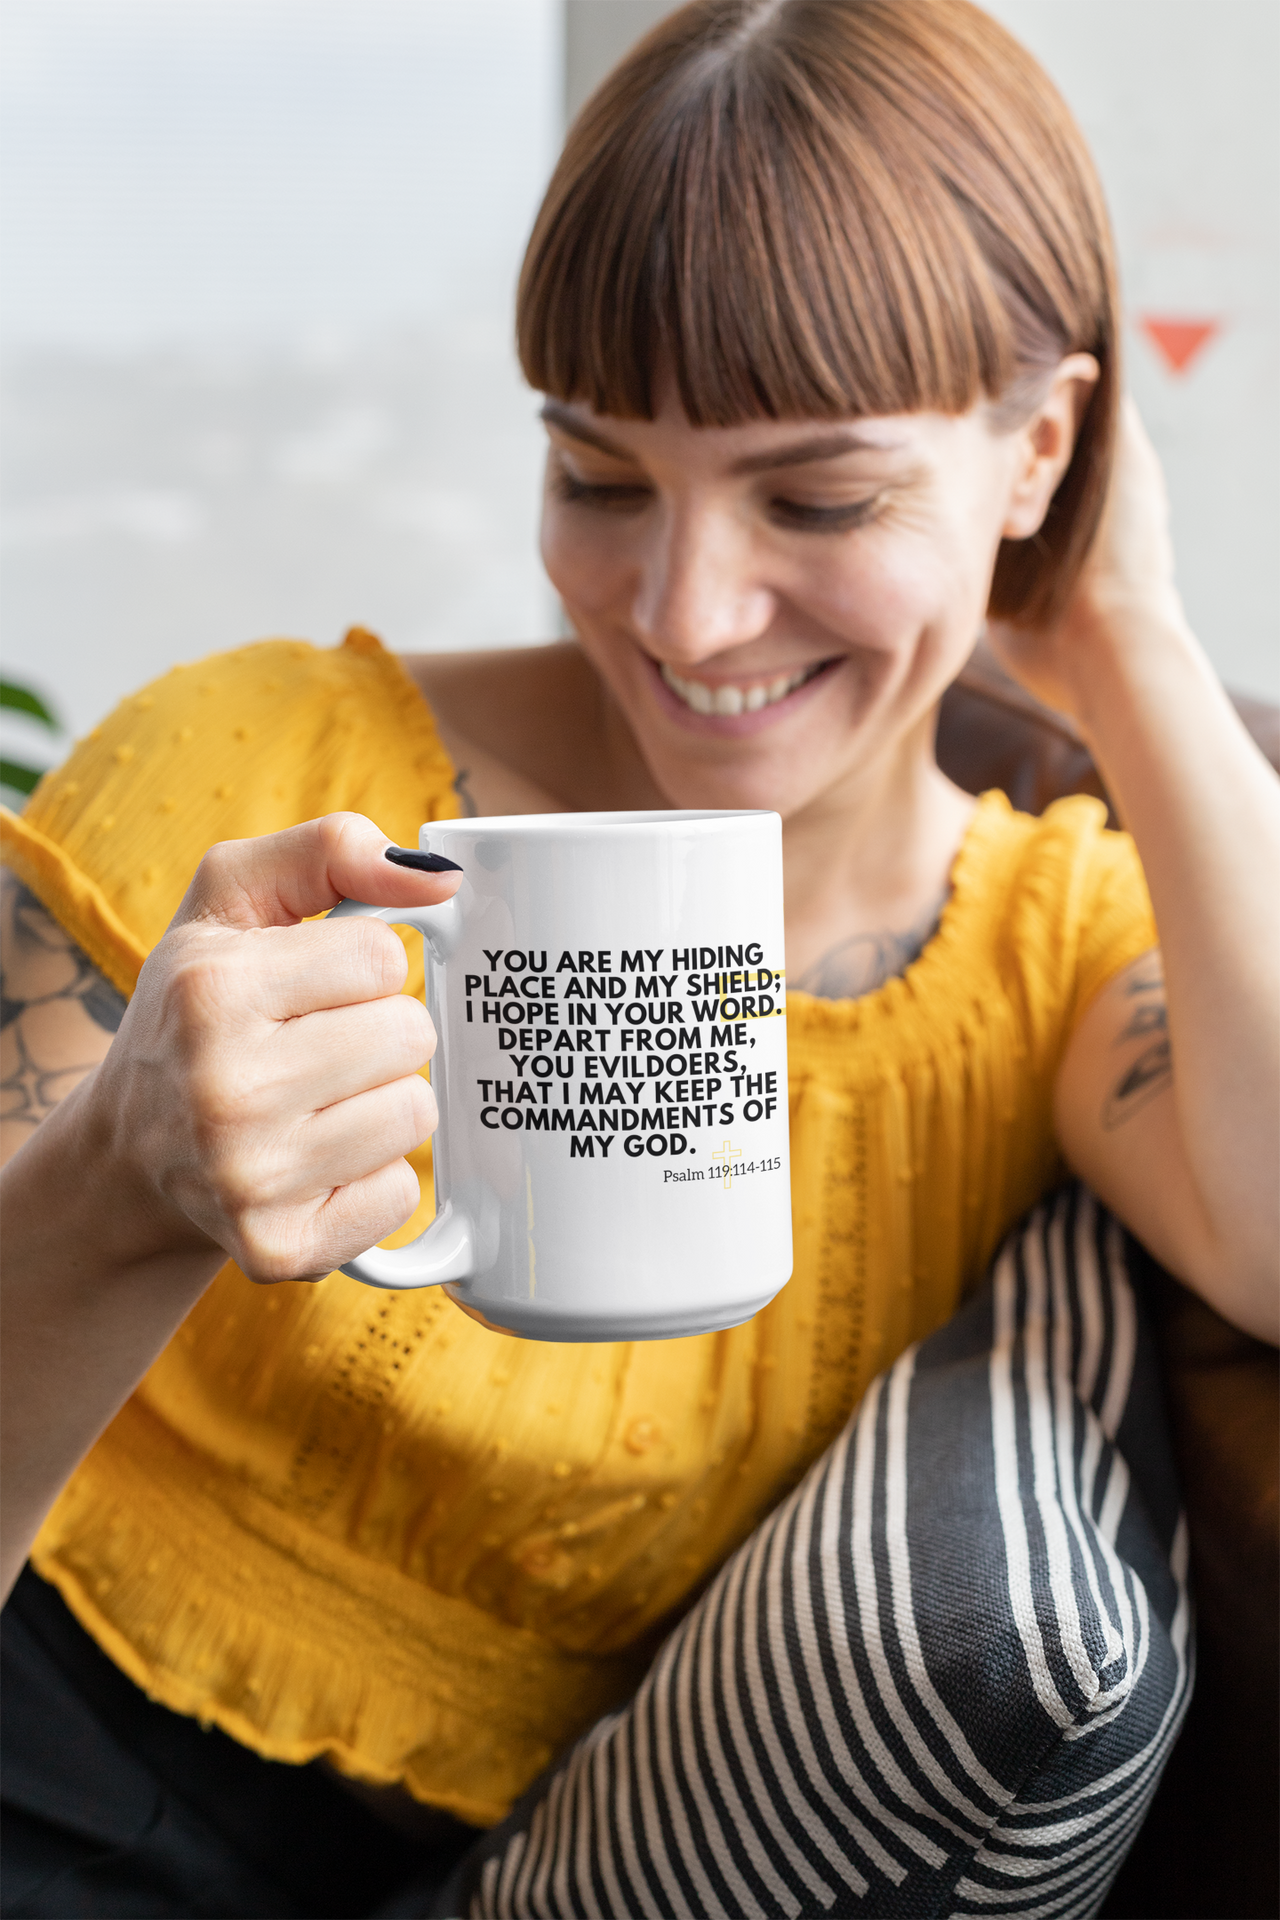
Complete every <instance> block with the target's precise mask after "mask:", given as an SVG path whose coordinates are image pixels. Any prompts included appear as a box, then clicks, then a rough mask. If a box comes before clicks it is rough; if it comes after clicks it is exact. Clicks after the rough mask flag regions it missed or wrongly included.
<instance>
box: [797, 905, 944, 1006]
mask: <svg viewBox="0 0 1280 1920" xmlns="http://www.w3.org/2000/svg"><path fill="white" fill-rule="evenodd" d="M945 900H946V893H945V892H944V893H943V894H942V896H941V897H940V898H939V899H938V900H936V901H934V903H933V905H932V906H931V907H930V908H929V910H928V912H927V913H925V914H922V915H921V917H920V919H919V920H918V921H917V922H916V924H915V926H914V927H908V928H907V929H906V931H905V932H903V933H894V932H891V931H888V930H885V931H883V932H880V933H855V934H854V935H853V936H852V938H850V939H848V940H841V941H839V942H838V944H837V945H836V946H834V947H831V948H829V949H828V951H827V952H826V953H824V954H823V956H822V958H821V959H820V960H815V961H814V963H813V965H812V966H811V967H808V968H806V969H805V971H804V973H803V974H801V976H800V978H799V979H798V980H793V981H792V982H791V984H792V986H793V987H796V988H798V989H799V991H800V992H801V993H812V994H814V995H816V996H817V998H818V999H819V1000H857V999H859V998H860V996H861V995H862V994H864V993H874V992H875V990H876V988H877V987H882V986H883V985H884V983H885V981H886V980H893V979H896V978H897V976H898V975H899V974H901V973H905V972H906V970H907V968H908V967H909V966H910V965H911V962H912V961H913V960H918V959H919V957H920V955H921V953H922V952H923V951H924V949H925V947H926V946H927V945H928V943H929V941H930V940H932V938H933V936H934V934H935V933H936V932H937V930H938V921H939V919H940V918H941V915H942V908H943V904H944V902H945Z"/></svg>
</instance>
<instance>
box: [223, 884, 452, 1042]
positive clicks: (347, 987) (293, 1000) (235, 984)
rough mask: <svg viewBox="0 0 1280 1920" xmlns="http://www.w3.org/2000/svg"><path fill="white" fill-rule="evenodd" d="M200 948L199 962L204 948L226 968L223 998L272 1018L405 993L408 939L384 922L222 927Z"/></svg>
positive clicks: (327, 921) (407, 968) (278, 1018)
mask: <svg viewBox="0 0 1280 1920" xmlns="http://www.w3.org/2000/svg"><path fill="white" fill-rule="evenodd" d="M195 951H196V955H197V960H198V959H199V956H200V954H201V952H202V951H203V952H204V953H205V955H206V958H207V961H208V963H209V964H212V965H215V966H219V967H222V968H224V969H225V970H226V973H227V976H228V977H227V978H226V979H224V981H223V983H222V993H223V995H224V996H225V995H228V994H234V995H235V998H236V1002H237V1004H239V1005H241V1006H242V1007H243V1008H244V1009H245V1010H246V1011H250V1012H252V1013H254V1014H257V1015H259V1016H261V1017H263V1018H265V1019H268V1020H290V1019H293V1018H295V1017H296V1016H298V1015H301V1014H311V1013H315V1012H319V1011H323V1010H325V1009H330V1008H338V1007H352V1006H357V1005H361V1004H363V1003H365V1002H368V1001H378V1000H383V999H386V998H388V997H392V996H397V997H398V996H401V995H402V994H403V991H404V983H405V980H406V978H407V977H408V972H409V961H408V957H407V955H406V953H405V949H404V943H403V942H402V941H401V940H400V939H399V938H398V937H397V936H396V935H395V934H394V933H393V932H392V931H391V929H390V927H386V926H383V924H382V922H381V921H380V920H361V919H352V920H334V921H329V920H320V921H314V922H308V923H307V924H306V925H303V926H296V927H257V928H250V929H248V930H246V931H245V932H242V933H235V934H231V935H226V934H223V933H221V932H219V935H218V937H217V940H216V941H215V943H213V944H212V945H211V946H210V947H209V948H208V949H207V950H202V949H200V948H199V947H197V948H196V950H195ZM423 1011H424V1014H425V1008H424V1009H423ZM419 1064H421V1063H419Z"/></svg>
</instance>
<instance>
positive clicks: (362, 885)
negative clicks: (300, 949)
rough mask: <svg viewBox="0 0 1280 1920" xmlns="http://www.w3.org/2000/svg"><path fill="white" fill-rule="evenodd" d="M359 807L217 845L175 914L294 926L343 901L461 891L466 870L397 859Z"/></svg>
mask: <svg viewBox="0 0 1280 1920" xmlns="http://www.w3.org/2000/svg"><path fill="white" fill-rule="evenodd" d="M393 845H394V842H392V841H391V840H389V839H388V838H387V836H386V834H385V833H383V832H382V831H381V829H380V828H378V827H376V826H375V825H374V824H373V822H372V820H366V819H365V817H364V815H363V814H360V813H330V814H326V815H325V816H324V817H323V819H320V820H308V821H307V822H306V823H305V824H304V825H302V826H299V827H290V828H288V829H287V830H286V831H285V832H283V833H269V834H264V835H263V836H262V837H261V838H260V839H256V840H224V841H222V842H221V843H220V844H219V845H218V846H215V847H211V848H210V849H209V851H208V853H206V854H205V856H204V859H203V860H202V861H201V862H200V865H199V867H198V868H197V870H196V874H195V878H194V879H193V880H192V882H191V885H190V887H189V888H188V889H187V893H186V896H185V898H184V899H183V901H182V904H181V905H180V907H179V908H178V911H177V913H176V914H175V916H174V925H184V924H186V923H187V922H188V921H191V920H208V919H212V920H215V921H218V922H220V923H221V924H222V925H224V926H232V927H276V926H292V925H294V924H296V922H297V921H299V920H304V919H307V918H308V917H309V916H310V915H312V914H317V913H325V912H327V911H328V910H329V909H330V908H331V907H336V906H337V904H338V902H339V900H365V901H368V902H369V903H370V904H371V905H373V906H376V907H421V906H434V905H438V904H439V903H440V902H441V901H443V900H447V899H449V898H450V896H451V895H452V894H454V893H456V892H457V889H458V887H459V885H460V883H461V879H462V875H461V873H439V874H433V873H422V872H419V871H418V870H417V869H415V868H413V867H404V866H396V865H393V864H392V863H391V862H390V861H389V860H387V859H386V857H385V855H386V850H387V848H388V847H390V846H393Z"/></svg>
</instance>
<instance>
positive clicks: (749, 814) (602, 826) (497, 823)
mask: <svg viewBox="0 0 1280 1920" xmlns="http://www.w3.org/2000/svg"><path fill="white" fill-rule="evenodd" d="M748 820H777V821H778V822H779V824H781V815H780V814H778V813H777V812H775V811H774V809H773V808H771V807H661V808H647V809H643V810H641V809H636V810H635V811H632V812H613V813H479V814H469V815H466V816H463V817H459V818H455V819H452V820H428V821H425V822H424V823H423V825H422V826H421V827H420V828H419V830H418V838H419V841H420V842H423V841H424V840H425V836H426V835H427V834H428V833H446V832H449V831H450V830H452V831H454V832H458V833H488V832H502V833H506V834H513V835H516V834H532V833H547V834H558V833H576V832H580V831H582V830H584V829H585V830H588V831H596V832H605V831H612V832H620V833H625V832H641V831H647V830H649V829H651V828H653V827H662V826H672V827H674V826H684V827H717V826H719V827H727V826H730V825H736V824H738V823H740V822H743V821H748Z"/></svg>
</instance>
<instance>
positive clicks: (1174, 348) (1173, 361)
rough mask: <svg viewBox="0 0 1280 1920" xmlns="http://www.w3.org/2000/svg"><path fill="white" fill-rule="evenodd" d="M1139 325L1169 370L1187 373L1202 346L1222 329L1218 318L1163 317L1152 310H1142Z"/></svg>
mask: <svg viewBox="0 0 1280 1920" xmlns="http://www.w3.org/2000/svg"><path fill="white" fill-rule="evenodd" d="M1138 325H1139V326H1140V327H1141V328H1142V331H1143V332H1144V333H1145V334H1146V336H1147V338H1148V340H1149V341H1150V342H1151V344H1152V346H1153V347H1154V348H1155V350H1156V352H1157V353H1158V354H1159V355H1160V358H1161V359H1162V360H1163V361H1164V363H1165V365H1166V366H1167V367H1168V369H1169V371H1170V373H1185V372H1186V371H1187V369H1188V367H1189V366H1190V365H1191V362H1192V361H1193V360H1194V359H1195V358H1196V357H1197V355H1198V354H1199V353H1200V351H1201V349H1202V348H1203V347H1205V346H1207V345H1208V343H1209V341H1210V340H1212V339H1213V336H1214V335H1215V334H1216V333H1220V332H1221V330H1222V323H1221V322H1220V321H1218V320H1161V319H1158V318H1157V317H1156V316H1155V315H1154V314H1150V313H1143V314H1139V316H1138Z"/></svg>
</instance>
